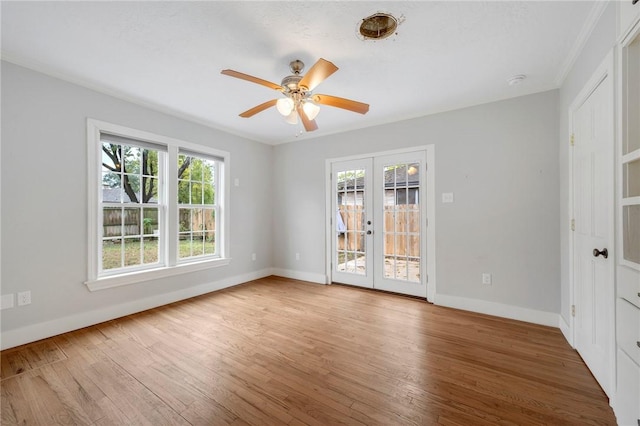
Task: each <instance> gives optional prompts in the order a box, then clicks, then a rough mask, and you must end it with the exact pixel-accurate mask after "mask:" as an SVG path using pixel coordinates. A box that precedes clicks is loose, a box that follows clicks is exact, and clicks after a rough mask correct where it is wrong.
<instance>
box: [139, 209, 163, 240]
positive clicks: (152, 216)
mask: <svg viewBox="0 0 640 426" xmlns="http://www.w3.org/2000/svg"><path fill="white" fill-rule="evenodd" d="M142 214H143V217H142V232H143V233H144V234H145V235H158V232H159V230H158V209H157V208H144V209H143V213H142Z"/></svg>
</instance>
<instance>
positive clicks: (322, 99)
mask: <svg viewBox="0 0 640 426" xmlns="http://www.w3.org/2000/svg"><path fill="white" fill-rule="evenodd" d="M311 99H313V101H314V102H316V103H319V104H322V105H328V106H332V107H336V108H342V109H346V110H349V111H353V112H357V113H359V114H366V113H367V112H369V104H365V103H363V102H358V101H352V100H351V99H345V98H339V97H337V96H331V95H313V96H312V97H311Z"/></svg>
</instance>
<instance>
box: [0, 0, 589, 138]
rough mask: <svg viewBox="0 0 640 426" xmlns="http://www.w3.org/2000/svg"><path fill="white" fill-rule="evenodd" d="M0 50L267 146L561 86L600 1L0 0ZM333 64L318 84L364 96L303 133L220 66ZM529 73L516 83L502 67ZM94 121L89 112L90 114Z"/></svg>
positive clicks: (277, 74)
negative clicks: (391, 30)
mask: <svg viewBox="0 0 640 426" xmlns="http://www.w3.org/2000/svg"><path fill="white" fill-rule="evenodd" d="M1 7H2V10H1V12H2V57H3V59H5V60H8V61H11V62H14V63H17V64H21V65H25V66H28V67H31V68H34V69H37V70H40V71H44V72H46V73H49V74H53V75H56V76H59V77H62V78H65V79H68V80H71V81H75V82H77V83H80V84H83V85H86V86H89V87H93V88H96V89H98V90H101V91H104V92H107V93H110V94H113V95H116V96H119V97H122V98H125V99H130V100H134V101H136V102H139V103H142V104H144V105H147V106H151V107H154V108H157V109H160V110H163V111H167V112H170V113H172V114H174V115H178V116H180V117H185V118H189V119H192V120H195V121H198V122H201V123H205V124H208V125H210V126H213V127H216V128H220V129H223V130H226V131H229V132H232V133H235V134H239V135H242V136H245V137H248V138H251V139H254V140H258V141H261V142H265V143H270V144H278V143H283V142H288V141H292V140H296V138H299V139H304V138H309V137H315V136H321V135H327V134H331V133H336V132H342V131H346V130H349V129H356V128H362V127H367V126H373V125H377V124H381V123H386V122H391V121H397V120H402V119H406V118H412V117H417V116H421V115H426V114H430V113H434V112H439V111H445V110H450V109H455V108H460V107H464V106H470V105H476V104H481V103H486V102H491V101H495V100H499V99H505V98H509V97H515V96H521V95H524V94H529V93H534V92H539V91H544V90H549V89H552V88H555V87H557V86H558V84H559V81H560V80H561V79H562V78H563V71H564V70H566V66H567V64H568V61H570V59H571V57H572V54H574V53H575V49H576V46H578V45H579V44H580V43H581V42H582V41H583V40H581V38H583V37H584V35H585V30H586V29H588V27H589V22H590V20H591V21H592V20H593V16H594V13H595V12H594V11H596V10H598V8H601V5H599V4H598V2H593V1H589V2H582V1H567V2H563V1H497V2H496V1H491V2H486V1H467V2H457V1H444V2H435V1H425V2H417V1H414V2H400V1H394V2H379V1H374V2H360V1H341V2H319V1H295V2H242V1H229V2H218V1H215V2H214V1H211V2H187V1H177V2H8V1H3V2H2V5H1ZM375 12H387V13H391V14H393V15H395V16H397V17H400V18H401V19H402V20H403V22H402V24H401V25H400V26H399V27H398V30H397V34H396V35H394V36H392V37H391V38H388V39H385V40H378V41H363V40H362V39H361V38H360V37H358V36H357V35H356V34H357V26H358V24H359V22H360V20H361V19H362V18H364V17H366V16H368V15H370V14H372V13H375ZM320 57H322V58H325V59H327V60H329V61H332V62H333V63H334V64H335V65H336V66H338V67H339V68H340V69H339V70H338V72H336V73H335V74H333V75H332V76H331V77H329V78H328V79H327V80H325V81H324V82H323V83H322V84H321V85H320V86H318V88H317V89H316V90H315V92H316V93H325V94H330V95H335V96H341V97H346V98H351V99H355V100H358V101H362V102H366V103H369V104H370V105H371V109H370V111H369V113H368V114H367V115H364V116H362V115H360V114H355V113H352V112H349V111H345V110H341V109H335V108H331V107H326V106H325V107H322V110H321V112H320V114H319V115H318V117H317V119H316V121H317V123H318V126H319V130H317V131H316V132H312V133H302V134H300V133H301V131H302V127H301V125H297V126H292V125H290V124H286V123H285V122H284V121H283V119H282V117H281V116H280V115H279V114H278V113H277V111H276V110H275V108H271V109H269V110H266V111H264V112H262V113H259V114H258V115H256V116H254V117H252V118H249V119H244V118H240V117H238V114H239V113H240V112H242V111H245V110H247V109H249V108H251V107H253V106H255V105H257V104H260V103H262V102H265V101H267V100H269V99H273V98H275V97H277V96H278V95H279V94H278V92H275V91H272V90H270V89H268V88H266V87H263V86H259V85H256V84H252V83H249V82H245V81H241V80H238V79H234V78H231V77H227V76H223V75H221V74H220V71H221V70H222V69H225V68H231V69H234V70H237V71H241V72H244V73H247V74H251V75H254V76H257V77H260V78H263V79H265V80H269V81H273V82H275V83H278V84H279V83H280V81H281V79H282V78H283V77H284V76H285V75H288V74H289V67H288V64H289V62H290V61H291V60H293V59H301V60H302V61H304V62H305V64H306V66H307V69H308V68H310V67H311V65H312V64H313V63H314V62H315V61H316V60H317V59H318V58H320ZM514 74H526V75H527V76H528V78H527V79H526V80H525V81H524V82H523V83H522V84H520V85H517V86H509V85H508V84H507V83H506V80H507V78H508V77H510V76H512V75H514ZM98 118H99V117H98Z"/></svg>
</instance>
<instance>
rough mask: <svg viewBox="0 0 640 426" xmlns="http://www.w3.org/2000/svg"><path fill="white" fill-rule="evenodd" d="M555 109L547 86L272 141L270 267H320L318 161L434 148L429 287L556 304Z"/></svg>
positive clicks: (525, 304)
mask: <svg viewBox="0 0 640 426" xmlns="http://www.w3.org/2000/svg"><path fill="white" fill-rule="evenodd" d="M345 113H346V112H345ZM321 117H322V115H320V116H319V117H318V119H319V120H320V121H321V119H322V118H321ZM557 117H558V112H557V91H549V92H545V93H540V94H535V95H530V96H525V97H520V98H514V99H511V100H506V101H501V102H495V103H491V104H486V105H480V106H477V107H472V108H466V109H462V110H457V111H452V112H446V113H442V114H437V115H432V116H428V117H422V118H418V119H413V120H407V121H402V122H397V123H393V124H387V125H383V126H378V127H372V128H368V129H363V130H357V131H353V132H349V133H343V134H338V135H333V136H326V137H322V138H317V139H312V140H306V141H300V142H294V143H289V144H284V145H278V146H276V147H275V156H274V181H273V182H274V189H275V193H274V196H273V199H274V215H273V219H274V223H273V229H274V233H273V238H274V242H273V252H274V266H275V267H276V268H279V269H282V270H287V271H292V272H296V273H306V274H309V275H320V274H324V270H325V234H324V232H325V231H324V223H325V219H324V215H325V160H326V159H327V158H336V157H342V156H349V155H356V154H365V153H374V152H379V151H385V150H393V149H398V148H406V147H412V146H419V145H427V144H434V145H435V157H436V164H435V167H436V168H435V173H436V175H435V183H436V194H437V195H436V200H440V194H441V193H442V192H453V193H454V194H455V203H453V204H442V203H440V202H439V201H438V202H437V203H436V222H437V226H436V247H437V264H436V265H437V267H436V269H437V293H438V294H439V295H449V296H456V297H463V298H472V299H479V300H482V301H486V302H493V303H499V304H505V305H511V306H517V307H522V308H528V309H532V310H536V311H543V312H554V313H557V312H559V309H560V286H559V280H560V262H559V259H560V251H559V241H558V233H559V223H558V216H559V199H560V195H559V190H558V181H559V176H558V169H559V166H558V121H557ZM295 253H300V260H299V261H296V260H295ZM482 272H490V273H492V274H493V285H492V286H482V285H481V273H482ZM437 300H438V297H437V296H436V301H437ZM556 318H557V317H556Z"/></svg>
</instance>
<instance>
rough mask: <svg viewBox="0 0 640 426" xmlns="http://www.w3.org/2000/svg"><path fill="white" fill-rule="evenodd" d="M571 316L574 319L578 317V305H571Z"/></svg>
mask: <svg viewBox="0 0 640 426" xmlns="http://www.w3.org/2000/svg"><path fill="white" fill-rule="evenodd" d="M571 316H572V317H575V316H576V305H571Z"/></svg>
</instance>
